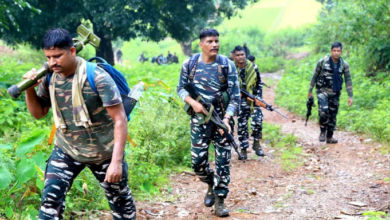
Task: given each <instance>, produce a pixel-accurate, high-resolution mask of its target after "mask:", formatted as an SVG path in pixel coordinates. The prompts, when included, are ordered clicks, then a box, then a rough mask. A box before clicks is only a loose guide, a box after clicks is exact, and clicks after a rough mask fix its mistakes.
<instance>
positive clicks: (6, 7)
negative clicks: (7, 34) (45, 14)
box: [0, 0, 40, 32]
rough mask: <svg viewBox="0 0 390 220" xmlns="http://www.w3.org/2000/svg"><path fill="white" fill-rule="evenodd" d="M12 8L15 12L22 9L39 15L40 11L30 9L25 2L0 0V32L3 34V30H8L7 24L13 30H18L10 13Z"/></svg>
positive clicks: (20, 0)
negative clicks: (12, 27)
mask: <svg viewBox="0 0 390 220" xmlns="http://www.w3.org/2000/svg"><path fill="white" fill-rule="evenodd" d="M12 8H16V10H19V11H23V10H24V8H28V9H31V10H33V11H35V12H36V13H40V10H38V9H36V8H34V7H32V6H31V5H30V4H29V3H28V2H27V1H25V0H2V1H1V2H0V12H1V13H0V32H3V31H4V29H3V28H5V29H7V30H9V25H10V24H9V23H11V25H12V26H14V27H15V28H18V27H19V26H18V23H16V22H15V18H14V15H13V13H12V12H11V11H15V10H11V9H12Z"/></svg>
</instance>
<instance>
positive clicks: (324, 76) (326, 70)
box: [316, 55, 344, 89]
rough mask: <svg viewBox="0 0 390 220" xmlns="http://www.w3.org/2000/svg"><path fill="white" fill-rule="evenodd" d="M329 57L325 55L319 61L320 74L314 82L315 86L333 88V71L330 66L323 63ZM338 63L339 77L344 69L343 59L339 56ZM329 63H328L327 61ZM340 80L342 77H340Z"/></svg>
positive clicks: (326, 61)
mask: <svg viewBox="0 0 390 220" xmlns="http://www.w3.org/2000/svg"><path fill="white" fill-rule="evenodd" d="M329 59H331V58H330V56H328V55H326V56H325V57H324V58H323V59H322V61H321V71H320V74H319V75H318V77H317V82H316V88H317V89H321V88H333V71H332V67H330V66H328V65H325V64H326V63H328V60H329ZM339 62H341V63H340V69H339V74H340V77H341V75H342V73H343V71H344V60H343V59H342V58H341V57H340V60H339ZM328 64H329V63H328ZM341 80H342V77H341Z"/></svg>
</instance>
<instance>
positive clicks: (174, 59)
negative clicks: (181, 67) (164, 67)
mask: <svg viewBox="0 0 390 220" xmlns="http://www.w3.org/2000/svg"><path fill="white" fill-rule="evenodd" d="M172 63H179V58H178V57H177V56H176V53H173V56H172Z"/></svg>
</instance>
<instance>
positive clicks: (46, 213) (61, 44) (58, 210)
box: [23, 28, 136, 220]
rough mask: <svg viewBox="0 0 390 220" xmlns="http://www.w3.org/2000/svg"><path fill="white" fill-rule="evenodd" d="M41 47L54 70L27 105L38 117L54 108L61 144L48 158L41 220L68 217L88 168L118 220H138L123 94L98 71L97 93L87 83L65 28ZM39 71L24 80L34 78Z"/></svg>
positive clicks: (54, 31)
mask: <svg viewBox="0 0 390 220" xmlns="http://www.w3.org/2000/svg"><path fill="white" fill-rule="evenodd" d="M42 48H43V51H44V53H45V56H46V58H47V62H48V65H49V67H50V69H51V70H52V71H53V73H52V75H51V77H50V80H49V81H48V79H49V77H43V78H42V79H39V80H38V83H39V84H37V85H36V86H38V91H37V92H36V91H35V89H34V87H30V88H28V89H27V90H26V104H27V108H28V110H29V111H30V113H31V114H32V115H33V116H34V117H35V118H37V119H39V118H42V117H44V116H45V115H47V113H48V112H49V109H50V108H52V109H53V118H54V122H55V125H56V128H57V132H56V142H55V147H54V149H53V152H52V153H51V156H50V158H49V159H48V160H47V164H46V171H45V185H44V188H43V192H42V202H41V206H40V209H39V219H63V217H62V215H63V212H64V210H65V197H66V194H67V193H68V192H69V190H70V188H71V187H72V183H73V181H74V180H75V179H76V177H77V176H78V175H79V173H80V172H81V171H82V170H83V169H84V168H85V167H88V168H89V169H90V170H91V171H92V173H93V175H94V176H95V177H96V179H97V180H98V181H99V184H100V186H101V187H102V188H103V190H104V192H105V193H106V196H107V199H108V204H109V206H110V208H111V213H112V215H113V217H114V219H115V220H117V219H135V218H136V217H135V215H136V211H135V204H134V201H133V198H132V194H131V191H130V188H129V187H128V183H127V181H128V166H127V163H126V161H125V160H124V148H125V146H126V135H127V118H126V114H125V110H124V108H123V105H122V99H121V95H120V93H119V90H118V88H117V86H116V84H115V82H114V81H113V79H112V78H111V77H110V75H109V74H108V73H107V72H105V71H104V70H103V69H101V68H100V67H97V68H96V70H95V72H94V75H95V83H96V88H97V91H98V93H95V92H94V91H93V89H92V87H91V85H90V84H89V82H88V80H87V75H86V61H85V60H84V59H82V58H81V57H77V56H76V48H75V47H74V46H73V41H72V37H71V35H70V34H69V32H68V31H67V30H65V29H61V28H57V29H52V30H49V31H48V32H46V34H45V36H44V38H43V40H42ZM35 77H36V70H35V69H33V70H31V71H29V72H28V73H26V74H25V75H24V76H23V78H25V79H31V80H33V79H35Z"/></svg>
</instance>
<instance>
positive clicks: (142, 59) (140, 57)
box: [138, 53, 153, 63]
mask: <svg viewBox="0 0 390 220" xmlns="http://www.w3.org/2000/svg"><path fill="white" fill-rule="evenodd" d="M148 60H149V58H146V57H144V53H141V55H140V56H139V58H138V62H141V63H144V62H145V61H148ZM152 63H153V61H152Z"/></svg>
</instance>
